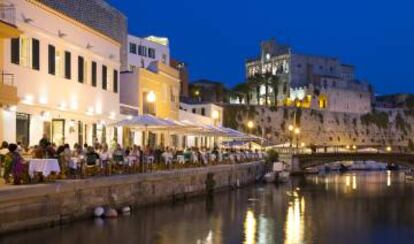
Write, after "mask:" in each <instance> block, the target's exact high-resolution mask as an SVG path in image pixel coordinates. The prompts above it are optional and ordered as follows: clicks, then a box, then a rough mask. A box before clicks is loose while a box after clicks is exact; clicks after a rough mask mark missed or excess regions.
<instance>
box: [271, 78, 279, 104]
mask: <svg viewBox="0 0 414 244" xmlns="http://www.w3.org/2000/svg"><path fill="white" fill-rule="evenodd" d="M269 85H270V87H272V91H273V98H274V104H275V106H276V107H277V104H278V101H277V97H278V95H279V87H280V77H279V76H277V75H272V76H270V79H269Z"/></svg>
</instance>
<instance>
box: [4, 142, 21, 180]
mask: <svg viewBox="0 0 414 244" xmlns="http://www.w3.org/2000/svg"><path fill="white" fill-rule="evenodd" d="M8 150H9V152H8V153H7V155H6V158H5V172H4V177H5V180H6V183H8V182H9V178H10V175H12V177H13V183H14V184H15V185H20V184H21V183H22V179H23V172H24V165H23V158H22V157H21V156H20V154H19V153H18V152H17V145H16V144H9V146H8Z"/></svg>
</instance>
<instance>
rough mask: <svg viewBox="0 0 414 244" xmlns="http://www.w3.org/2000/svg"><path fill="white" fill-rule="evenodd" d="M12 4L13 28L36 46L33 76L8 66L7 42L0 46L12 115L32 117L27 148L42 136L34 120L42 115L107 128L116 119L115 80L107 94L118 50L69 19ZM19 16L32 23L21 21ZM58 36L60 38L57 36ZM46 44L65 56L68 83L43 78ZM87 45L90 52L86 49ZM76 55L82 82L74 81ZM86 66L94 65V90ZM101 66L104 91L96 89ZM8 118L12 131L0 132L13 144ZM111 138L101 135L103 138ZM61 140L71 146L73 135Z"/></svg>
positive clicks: (99, 86) (21, 1) (19, 1)
mask: <svg viewBox="0 0 414 244" xmlns="http://www.w3.org/2000/svg"><path fill="white" fill-rule="evenodd" d="M13 3H14V4H15V6H16V25H17V26H18V28H19V29H20V30H21V31H22V32H23V37H28V38H36V39H38V40H39V41H40V70H39V71H37V70H33V69H32V68H30V67H23V66H22V65H15V64H12V63H11V60H10V57H11V54H10V53H11V48H10V42H11V41H10V40H6V41H4V42H2V43H0V45H4V50H5V52H4V53H3V54H1V57H0V58H3V61H4V70H5V72H7V73H13V74H14V84H15V85H16V86H17V92H18V96H19V98H20V99H21V101H20V103H19V104H18V106H17V112H25V113H29V114H31V117H32V122H31V128H30V131H31V135H30V141H31V144H33V143H37V142H38V139H40V137H41V135H42V133H43V127H42V123H41V122H42V121H43V120H44V118H41V116H40V113H41V112H42V111H47V112H49V113H50V119H52V118H63V119H66V120H67V122H66V123H68V122H69V121H70V120H77V121H78V120H80V121H83V122H85V123H87V124H88V123H90V124H92V123H97V122H98V121H103V122H105V123H111V122H114V121H115V120H119V119H121V118H122V117H121V116H120V115H119V107H120V106H119V90H120V86H119V80H120V78H119V76H118V93H115V92H114V91H113V71H114V70H117V71H118V72H119V70H120V57H119V54H120V45H119V44H118V43H116V42H114V41H112V40H110V39H109V38H106V37H105V36H103V35H101V34H99V33H97V32H95V31H93V30H92V29H89V28H88V27H86V26H83V25H82V24H79V23H78V22H76V21H74V20H70V19H68V18H67V17H62V16H59V15H60V14H56V13H54V12H53V11H50V10H48V9H47V8H43V7H42V8H41V7H39V6H38V3H35V4H33V3H31V2H29V1H25V0H15V1H13ZM23 16H24V17H25V18H30V19H31V20H32V21H30V22H29V23H26V22H24V20H23ZM59 32H60V33H64V34H65V35H64V36H61V37H59V35H58V33H59ZM49 44H51V45H54V46H55V47H56V50H60V51H62V53H63V52H64V51H69V52H70V53H71V79H66V78H63V77H58V76H56V75H49V74H48V45H49ZM88 45H89V46H91V48H87V46H88ZM78 56H82V57H84V59H85V61H86V62H87V70H86V77H85V78H86V82H85V83H79V82H78ZM62 58H63V56H62ZM91 61H95V62H96V63H97V87H93V86H92V84H91V73H92V72H91ZM102 65H105V66H107V68H108V79H107V83H108V89H107V90H103V89H102V84H101V82H102V77H101V75H102ZM63 70H64V69H63ZM88 112H92V113H91V114H90V113H88ZM113 115H115V117H114V116H113ZM12 117H14V118H10V120H11V121H14V128H13V126H12V127H11V128H10V129H9V130H8V131H7V132H6V133H5V134H6V135H5V136H6V138H7V140H8V141H14V140H15V133H16V132H15V130H16V129H15V116H12ZM110 117H111V118H110ZM66 125H68V124H66ZM66 130H68V126H66ZM76 130H77V126H76ZM91 130H92V127H91V126H89V128H88V133H91ZM112 134H113V133H111V134H109V133H108V132H107V138H110V136H112ZM65 136H66V138H67V140H69V141H70V142H71V143H73V142H75V141H77V133H68V131H67V133H66V135H65ZM118 137H119V138H122V133H118ZM120 141H122V140H120Z"/></svg>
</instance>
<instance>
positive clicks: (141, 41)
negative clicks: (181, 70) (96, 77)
mask: <svg viewBox="0 0 414 244" xmlns="http://www.w3.org/2000/svg"><path fill="white" fill-rule="evenodd" d="M129 43H135V44H136V46H137V53H136V54H133V53H131V52H130V50H129V49H130V46H129V45H130V44H129ZM139 45H142V46H145V47H147V48H153V49H155V58H149V57H148V55H147V57H144V56H141V55H139V54H138V46H139ZM127 48H128V66H131V65H132V66H135V67H140V68H141V60H143V61H144V66H145V67H144V68H147V67H148V65H149V64H150V63H151V62H154V61H160V62H162V57H163V54H164V55H165V56H166V60H165V61H166V63H165V64H166V65H168V66H169V65H170V48H169V47H168V46H164V45H161V44H159V43H155V42H152V41H149V40H146V39H145V38H140V37H136V36H133V35H128V47H127Z"/></svg>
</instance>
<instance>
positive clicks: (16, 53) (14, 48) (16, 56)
mask: <svg viewBox="0 0 414 244" xmlns="http://www.w3.org/2000/svg"><path fill="white" fill-rule="evenodd" d="M11 62H12V63H13V64H19V63H20V39H19V38H13V39H12V40H11Z"/></svg>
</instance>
